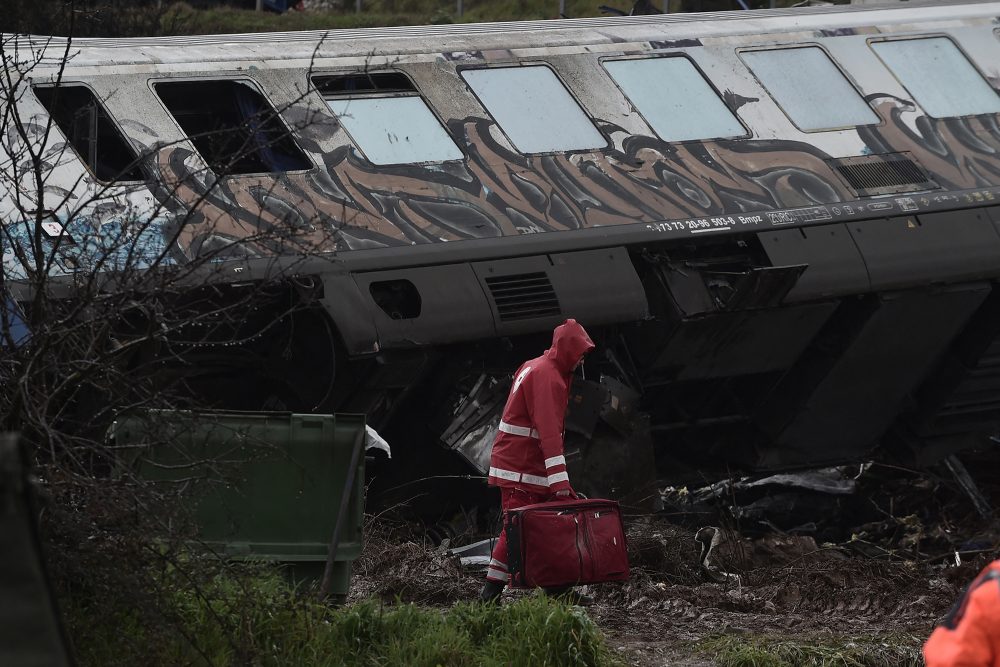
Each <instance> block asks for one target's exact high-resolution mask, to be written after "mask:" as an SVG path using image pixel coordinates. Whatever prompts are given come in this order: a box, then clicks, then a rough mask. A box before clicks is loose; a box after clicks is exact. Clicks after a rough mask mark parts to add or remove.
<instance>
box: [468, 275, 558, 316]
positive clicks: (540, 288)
mask: <svg viewBox="0 0 1000 667" xmlns="http://www.w3.org/2000/svg"><path fill="white" fill-rule="evenodd" d="M486 285H487V287H489V289H490V294H492V295H493V303H494V304H496V308H497V313H498V314H499V316H500V321H501V322H513V321H517V320H527V319H532V318H535V317H548V316H551V315H558V314H559V313H560V312H561V310H560V308H559V299H558V298H557V297H556V291H555V290H554V289H553V288H552V283H551V282H550V281H549V277H548V275H546V273H545V272H544V271H539V272H536V273H519V274H516V275H510V276H493V277H489V278H486Z"/></svg>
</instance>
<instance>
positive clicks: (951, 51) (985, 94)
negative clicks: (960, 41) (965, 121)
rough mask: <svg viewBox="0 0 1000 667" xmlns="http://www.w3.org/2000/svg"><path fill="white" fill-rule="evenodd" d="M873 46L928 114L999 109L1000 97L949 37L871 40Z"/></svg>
mask: <svg viewBox="0 0 1000 667" xmlns="http://www.w3.org/2000/svg"><path fill="white" fill-rule="evenodd" d="M871 47H872V49H874V50H875V53H876V54H877V55H878V57H879V58H881V59H882V62H884V63H885V64H886V66H887V67H888V68H889V69H890V70H892V72H893V74H895V75H896V77H897V78H898V79H899V81H900V83H902V84H903V86H904V87H905V88H906V90H907V91H909V93H910V94H911V95H913V97H914V98H916V101H917V103H918V104H920V106H921V107H923V109H924V111H926V112H927V113H928V115H930V116H933V117H935V118H947V117H950V116H973V115H976V114H984V113H998V112H1000V96H997V93H996V91H995V90H993V88H991V87H990V85H989V84H988V83H987V82H986V80H985V79H983V77H982V76H981V75H980V74H979V72H978V71H976V68H975V67H974V66H973V65H972V63H970V62H969V60H968V59H967V58H966V57H965V55H964V54H963V53H962V52H961V51H959V49H958V47H957V46H955V44H954V42H952V41H951V40H950V39H948V38H947V37H931V38H924V39H902V40H894V41H890V42H872V44H871Z"/></svg>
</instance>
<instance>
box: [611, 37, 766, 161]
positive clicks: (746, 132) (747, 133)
mask: <svg viewBox="0 0 1000 667" xmlns="http://www.w3.org/2000/svg"><path fill="white" fill-rule="evenodd" d="M659 58H683V59H684V60H687V61H688V62H689V63H691V66H692V67H694V69H695V71H696V72H697V73H698V74H699V75H700V76H701V78H702V80H704V81H705V83H706V84H708V87H709V89H710V90H711V91H712V92H713V93H715V96H716V98H718V100H719V102H721V103H722V106H724V107H725V108H726V109H728V110H729V113H731V114H732V115H733V118H735V119H736V122H737V123H739V124H740V126H741V127H742V128H743V134H736V135H730V136H728V137H706V138H703V139H683V140H681V141H670V140H668V139H664V138H663V137H661V136H660V134H659V133H658V132H657V131H656V128H654V127H653V124H652V123H650V122H649V119H648V118H646V115H645V114H643V113H642V110H641V109H640V108H639V107H638V105H636V103H635V101H634V100H633V99H632V98H631V97H629V96H628V94H627V93H626V92H625V90H624V89H623V88H622V87H621V85H619V83H618V81H617V80H616V79H615V77H614V76H612V75H611V72H609V71H608V69H607V68H606V67H605V66H604V63H606V62H625V61H628V60H656V59H659ZM597 62H598V64H599V65H600V66H601V69H602V70H603V71H604V74H605V75H606V76H607V77H608V79H610V80H611V83H612V84H613V85H614V86H615V88H617V89H618V92H620V93H621V95H622V97H623V98H624V99H625V101H626V102H628V103H629V104H630V105H631V106H632V109H634V110H635V113H636V114H638V116H639V117H640V118H642V122H644V123H645V124H646V127H648V128H649V130H650V132H652V133H653V136H655V137H656V138H658V139H659V140H660V141H662V142H664V143H667V144H677V145H684V144H690V143H704V142H706V141H719V140H736V141H739V140H745V139H750V138H752V137H753V130H751V129H750V126H749V125H747V124H746V123H745V122H743V119H742V118H740V115H739V113H737V110H736V109H734V108H732V107H731V106H729V104H728V103H727V102H726V98H725V97H724V96H723V95H722V94H721V93H719V89H718V88H717V87H716V86H715V82H713V81H712V80H711V79H710V78H709V77H708V76H706V74H705V71H704V70H703V69H702V68H701V67H699V66H698V63H697V61H695V59H694V58H692V57H691V56H690V54H688V53H685V52H683V51H672V52H669V53H662V52H660V53H655V54H642V55H633V56H628V57H624V58H623V57H621V56H604V57H601V58H598V61H597ZM748 69H749V68H748Z"/></svg>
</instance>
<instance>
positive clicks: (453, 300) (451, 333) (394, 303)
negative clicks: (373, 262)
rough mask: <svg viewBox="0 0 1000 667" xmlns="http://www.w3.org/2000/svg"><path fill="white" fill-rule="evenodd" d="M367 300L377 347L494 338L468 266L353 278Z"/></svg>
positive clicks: (441, 266) (387, 272)
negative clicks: (376, 338)
mask: <svg viewBox="0 0 1000 667" xmlns="http://www.w3.org/2000/svg"><path fill="white" fill-rule="evenodd" d="M353 278H354V280H355V282H357V284H358V289H359V290H360V291H361V293H362V294H365V295H367V296H368V303H367V307H368V309H369V310H370V312H371V318H372V320H374V323H375V329H376V330H377V331H378V340H379V347H380V348H381V349H386V348H391V347H419V346H422V345H433V344H441V343H451V342H455V341H458V340H468V339H470V338H473V339H475V338H486V337H489V336H492V335H493V334H494V327H493V318H492V316H491V313H490V308H489V305H488V303H487V301H486V298H485V297H484V295H483V291H482V289H480V287H479V285H478V282H477V281H476V277H475V274H474V273H473V272H472V269H471V267H470V266H469V265H468V264H444V265H440V266H424V267H419V268H412V269H399V270H396V271H370V272H366V273H355V274H353Z"/></svg>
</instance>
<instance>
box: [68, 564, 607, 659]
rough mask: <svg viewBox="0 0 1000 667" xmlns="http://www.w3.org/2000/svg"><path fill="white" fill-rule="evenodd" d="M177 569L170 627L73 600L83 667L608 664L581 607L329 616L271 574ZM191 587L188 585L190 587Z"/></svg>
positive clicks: (525, 605)
mask: <svg viewBox="0 0 1000 667" xmlns="http://www.w3.org/2000/svg"><path fill="white" fill-rule="evenodd" d="M177 574H178V572H177V571H170V572H167V573H166V574H165V576H164V577H163V578H162V581H161V583H163V584H164V585H166V586H168V587H169V591H167V590H165V591H164V602H165V604H164V605H163V611H164V612H165V615H164V618H163V619H162V620H161V622H159V623H157V622H156V621H155V619H151V618H150V617H149V616H148V614H146V613H144V611H143V610H142V609H136V608H132V609H129V608H127V607H117V608H111V607H109V606H108V605H107V603H106V601H102V600H90V601H85V600H83V599H81V598H79V597H77V598H73V599H71V600H67V601H66V606H67V609H66V612H67V613H66V617H67V621H68V624H69V628H70V633H71V635H72V636H73V637H74V639H75V641H76V651H77V654H78V659H79V662H80V664H81V665H84V666H87V665H95V666H98V665H100V666H102V667H104V666H106V665H138V664H146V665H236V664H239V665H261V666H264V665H312V666H327V665H328V666H333V665H350V666H354V665H357V666H358V667H362V666H368V665H412V666H414V667H420V666H422V665H427V666H428V667H434V666H435V665H496V666H497V667H499V666H500V665H535V666H545V665H550V666H553V667H555V666H560V665H566V666H569V665H574V666H577V665H579V666H586V665H593V666H598V665H613V664H616V662H615V660H614V659H613V658H612V655H611V653H610V652H609V650H608V649H607V648H606V647H605V645H604V641H603V639H602V636H601V633H600V631H599V630H598V629H597V626H596V625H595V624H594V623H593V621H591V620H590V618H589V617H588V616H587V615H586V613H584V612H583V611H581V610H580V609H578V608H573V607H568V606H566V605H564V604H562V603H560V602H557V601H554V600H552V599H549V598H545V597H541V596H537V597H530V598H525V599H522V600H520V601H518V602H515V603H511V604H507V605H504V606H501V607H496V606H484V605H480V604H472V603H461V604H458V605H456V606H454V607H452V608H451V609H448V610H439V609H428V608H421V607H418V606H416V605H413V604H396V605H382V604H380V603H378V602H364V603H361V604H357V605H354V606H351V607H347V608H341V609H337V608H333V607H330V606H328V605H325V604H322V603H320V602H317V601H316V600H315V598H314V597H313V596H310V595H309V594H308V593H307V592H305V591H296V590H295V589H293V588H292V587H291V586H289V584H288V583H286V581H285V579H284V578H282V576H281V575H280V574H279V573H277V572H276V571H274V570H269V569H261V568H248V569H247V568H245V569H241V570H234V569H229V570H228V571H225V572H221V573H218V574H217V575H216V576H214V577H212V578H210V579H208V580H206V581H204V582H203V583H202V584H201V585H198V586H192V585H185V584H184V582H182V581H180V580H179V579H178V578H177V577H176V575H177ZM189 583H190V582H189Z"/></svg>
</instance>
